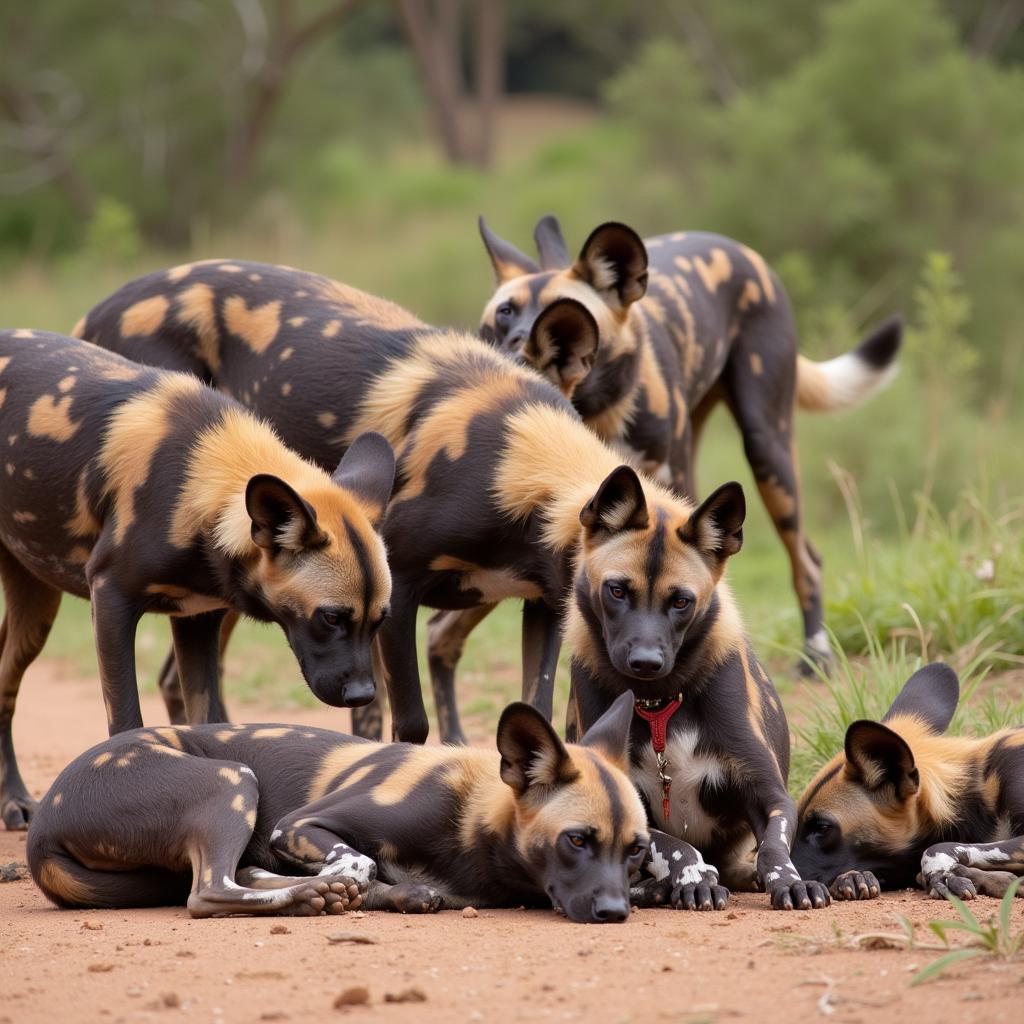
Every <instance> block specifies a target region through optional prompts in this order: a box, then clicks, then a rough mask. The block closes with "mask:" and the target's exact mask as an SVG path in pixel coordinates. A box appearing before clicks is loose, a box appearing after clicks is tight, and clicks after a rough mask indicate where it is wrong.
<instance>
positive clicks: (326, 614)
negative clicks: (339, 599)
mask: <svg viewBox="0 0 1024 1024" xmlns="http://www.w3.org/2000/svg"><path fill="white" fill-rule="evenodd" d="M320 618H321V619H323V621H324V622H325V623H327V625H328V626H337V625H338V623H339V622H341V614H340V612H335V611H331V610H330V609H329V608H321V609H320Z"/></svg>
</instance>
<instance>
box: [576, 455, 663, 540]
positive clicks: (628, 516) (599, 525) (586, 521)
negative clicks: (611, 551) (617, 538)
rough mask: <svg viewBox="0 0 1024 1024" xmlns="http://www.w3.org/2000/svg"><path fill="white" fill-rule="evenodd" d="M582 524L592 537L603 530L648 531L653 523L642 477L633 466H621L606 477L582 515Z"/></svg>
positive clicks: (608, 531)
mask: <svg viewBox="0 0 1024 1024" xmlns="http://www.w3.org/2000/svg"><path fill="white" fill-rule="evenodd" d="M580 522H581V523H582V524H583V525H584V527H586V530H587V532H588V533H589V534H590V535H591V536H593V535H595V534H597V533H600V532H601V531H602V530H603V531H606V532H607V533H618V532H619V530H645V529H647V525H648V523H649V522H650V517H649V516H648V514H647V499H646V498H645V497H644V489H643V485H642V484H641V483H640V477H638V476H637V473H636V470H635V469H633V467H632V466H619V468H618V469H613V470H612V471H611V473H609V474H608V476H606V477H605V479H604V481H603V482H602V483H601V486H600V487H599V488H598V489H597V494H595V495H594V496H593V497H592V498H591V499H590V501H588V502H587V503H586V505H584V506H583V510H582V511H581V512H580Z"/></svg>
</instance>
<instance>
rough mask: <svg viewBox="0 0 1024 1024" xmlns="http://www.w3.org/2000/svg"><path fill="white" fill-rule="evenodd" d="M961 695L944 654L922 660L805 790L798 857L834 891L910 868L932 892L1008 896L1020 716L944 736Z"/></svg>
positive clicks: (1020, 760) (884, 885)
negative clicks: (941, 659) (1009, 723)
mask: <svg viewBox="0 0 1024 1024" xmlns="http://www.w3.org/2000/svg"><path fill="white" fill-rule="evenodd" d="M959 698H960V685H959V682H958V680H957V677H956V673H955V672H954V671H953V670H952V669H951V668H949V666H947V665H943V664H939V663H935V664H932V665H926V666H925V667H924V668H922V669H919V670H918V671H917V672H915V673H914V674H913V675H912V676H911V677H910V679H909V680H908V681H907V684H906V685H905V686H904V687H903V690H902V691H901V692H900V695H899V696H898V697H897V698H896V700H895V701H894V702H893V705H892V707H891V708H889V710H888V712H887V713H886V715H885V718H884V719H883V720H882V721H881V722H871V721H858V722H854V723H853V724H852V725H851V726H850V727H849V729H847V731H846V743H845V749H844V751H843V752H842V753H841V754H838V755H837V756H836V757H835V758H833V760H832V761H830V762H829V764H827V765H826V766H825V767H824V768H822V770H821V771H820V772H819V773H818V774H817V776H816V777H815V778H814V779H813V780H812V781H811V783H810V785H809V786H808V787H807V789H806V791H805V792H804V795H803V796H802V797H801V798H800V812H799V813H800V827H799V830H798V832H797V838H796V843H795V844H794V846H793V860H794V861H795V863H796V864H797V866H798V867H800V869H801V870H802V871H804V872H805V873H806V874H808V875H809V876H810V877H812V878H817V879H819V880H820V881H822V882H824V883H825V884H827V885H828V886H829V887H830V889H831V892H832V895H833V896H835V897H836V898H837V899H869V898H872V897H874V896H877V895H878V894H879V892H880V891H881V890H882V889H899V888H904V887H907V886H911V885H913V884H914V881H915V878H916V880H917V881H918V882H919V883H920V884H922V885H923V886H924V888H925V889H927V891H928V892H929V894H930V895H932V896H935V897H943V896H945V895H946V894H947V893H953V894H954V895H956V896H959V897H960V898H961V899H973V898H974V897H975V896H976V895H977V894H978V893H983V894H984V895H986V896H1002V895H1003V893H1005V892H1006V889H1007V887H1008V886H1009V885H1010V883H1011V882H1012V881H1013V880H1014V878H1015V877H1017V876H1018V875H1024V728H1022V727H1018V728H1015V729H1001V730H1000V731H999V732H997V733H994V734H993V735H991V736H985V737H982V738H980V739H979V738H975V737H971V736H944V735H943V733H944V732H945V730H946V728H947V727H948V726H949V723H950V721H952V718H953V714H954V712H955V711H956V706H957V702H958V700H959Z"/></svg>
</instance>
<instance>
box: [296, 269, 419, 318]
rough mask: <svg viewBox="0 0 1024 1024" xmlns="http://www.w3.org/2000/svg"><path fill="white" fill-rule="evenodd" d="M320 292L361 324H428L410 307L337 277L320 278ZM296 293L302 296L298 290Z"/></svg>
mask: <svg viewBox="0 0 1024 1024" xmlns="http://www.w3.org/2000/svg"><path fill="white" fill-rule="evenodd" d="M319 292H320V295H321V297H322V298H324V299H327V301H328V302H335V303H338V304H340V305H341V306H343V307H345V311H346V312H347V313H349V314H350V315H351V317H352V318H353V319H354V321H355V322H356V323H357V324H359V325H360V326H365V327H379V328H381V329H382V330H386V331H402V330H416V329H417V328H420V327H425V326H426V325H425V324H424V323H423V321H422V320H420V319H418V318H417V317H415V316H413V314H412V313H410V312H409V311H408V310H407V309H403V308H402V307H401V306H398V305H396V304H395V303H393V302H388V301H387V299H381V298H378V297H377V296H376V295H370V294H369V293H367V292H361V291H359V289H358V288H350V287H349V286H348V285H345V284H341V283H339V282H338V281H331V280H329V279H328V278H322V279H320V281H319ZM296 297H299V294H298V293H296Z"/></svg>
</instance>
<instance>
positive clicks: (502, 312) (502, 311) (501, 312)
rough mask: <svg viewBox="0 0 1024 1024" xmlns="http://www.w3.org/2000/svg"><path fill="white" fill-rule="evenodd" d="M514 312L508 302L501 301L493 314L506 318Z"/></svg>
mask: <svg viewBox="0 0 1024 1024" xmlns="http://www.w3.org/2000/svg"><path fill="white" fill-rule="evenodd" d="M514 313H515V308H514V307H513V305H512V303H510V302H503V303H502V304H501V305H500V306H499V307H498V308H497V309H496V310H495V316H499V317H501V318H502V319H503V320H507V319H508V318H509V317H510V316H512V315H513V314H514Z"/></svg>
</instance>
